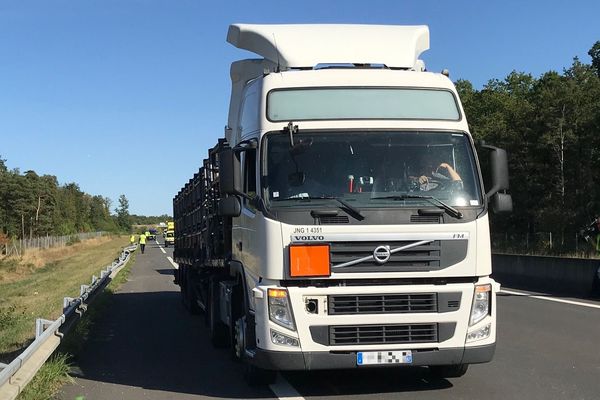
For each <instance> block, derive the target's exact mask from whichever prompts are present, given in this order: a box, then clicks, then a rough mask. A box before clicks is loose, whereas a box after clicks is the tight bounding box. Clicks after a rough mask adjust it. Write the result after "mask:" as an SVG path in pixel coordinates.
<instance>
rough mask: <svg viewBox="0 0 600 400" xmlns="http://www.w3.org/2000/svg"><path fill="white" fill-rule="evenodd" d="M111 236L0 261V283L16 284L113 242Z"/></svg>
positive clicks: (31, 252)
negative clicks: (71, 258) (74, 256)
mask: <svg viewBox="0 0 600 400" xmlns="http://www.w3.org/2000/svg"><path fill="white" fill-rule="evenodd" d="M111 240H112V238H111V237H109V236H101V237H97V238H93V239H88V240H85V241H83V242H79V243H75V244H73V245H70V246H64V247H52V248H49V249H29V250H27V251H26V252H25V254H24V255H23V257H7V258H3V259H1V260H0V283H6V282H14V281H16V280H19V279H22V278H24V277H26V276H27V275H29V274H31V273H33V272H35V271H36V270H37V269H40V268H42V267H44V266H46V265H48V264H52V263H55V262H57V261H60V260H64V259H66V258H69V257H71V256H73V255H75V254H77V253H81V252H82V251H86V250H87V249H91V248H94V247H97V246H99V245H101V244H103V243H107V242H109V241H111Z"/></svg>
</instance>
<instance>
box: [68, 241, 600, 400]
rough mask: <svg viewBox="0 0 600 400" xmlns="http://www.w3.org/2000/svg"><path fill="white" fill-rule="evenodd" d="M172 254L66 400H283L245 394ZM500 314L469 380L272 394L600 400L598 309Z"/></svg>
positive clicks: (95, 351) (283, 383)
mask: <svg viewBox="0 0 600 400" xmlns="http://www.w3.org/2000/svg"><path fill="white" fill-rule="evenodd" d="M163 251H164V253H163ZM171 255H172V250H171V249H166V250H164V249H163V250H161V249H160V248H159V247H158V246H156V245H155V244H153V245H150V246H149V248H147V252H146V254H144V255H143V256H142V255H139V254H138V256H137V260H136V264H135V265H134V267H133V270H132V274H131V277H130V281H129V282H127V283H126V284H125V285H124V286H123V287H122V289H121V291H120V292H119V293H118V294H117V295H115V306H114V307H113V309H114V314H112V315H110V316H107V318H105V319H104V321H102V323H101V324H100V326H99V327H98V329H96V330H94V332H93V335H92V338H91V340H90V342H89V343H88V344H87V346H86V349H85V351H84V352H83V354H82V355H81V357H80V359H79V360H78V367H79V369H80V373H79V374H78V375H79V376H78V377H77V379H76V383H75V384H74V385H70V386H67V387H65V389H64V391H63V395H62V397H61V399H64V400H67V399H69V400H71V399H74V398H75V397H76V396H77V395H84V396H85V398H86V399H120V398H123V399H125V398H126V399H142V398H143V399H177V398H240V399H241V398H276V396H274V394H273V393H272V392H271V391H269V390H268V389H267V388H261V389H257V388H249V387H247V386H246V385H245V384H244V383H243V381H242V379H241V376H242V375H241V374H242V373H241V368H240V365H239V364H237V363H235V362H233V361H231V360H230V357H229V354H228V353H227V351H225V350H215V349H213V348H212V347H211V346H210V343H209V341H208V339H207V331H206V328H205V325H204V323H203V321H202V319H201V318H200V317H194V316H190V315H189V314H187V313H185V311H184V310H183V308H182V307H181V305H180V303H179V294H178V287H177V286H175V285H174V284H173V283H172V276H171V273H172V269H173V266H172V265H171V263H170V262H169V261H168V260H167V257H168V256H171ZM573 300H576V299H573ZM595 304H597V305H598V304H600V303H597V302H596V303H595ZM498 310H499V315H498V321H499V324H498V325H499V327H498V346H497V350H496V355H495V358H494V360H493V361H492V362H491V363H489V364H482V365H473V366H471V368H470V369H469V371H468V372H467V374H466V375H465V376H464V377H462V378H456V379H433V378H432V377H431V376H430V375H429V374H428V372H427V369H426V368H406V369H377V370H360V371H359V370H351V371H333V372H331V371H327V372H324V371H316V372H309V373H306V372H301V373H300V372H294V373H291V372H288V373H284V374H282V375H281V377H280V380H279V382H278V383H277V384H276V385H272V386H271V389H272V390H273V391H274V392H275V393H276V394H277V395H279V396H280V397H281V398H288V399H289V400H291V399H292V398H296V399H298V400H301V399H302V398H305V399H333V398H344V399H361V400H364V399H409V398H410V399H433V398H435V399H475V398H485V399H599V398H600V343H599V342H600V309H598V308H588V307H583V306H581V305H577V304H565V303H556V302H550V301H546V300H543V299H538V298H535V297H530V296H517V295H514V294H501V295H500V296H499V297H498ZM283 392H285V393H286V394H287V395H289V396H294V397H285V396H282V395H281V393H283Z"/></svg>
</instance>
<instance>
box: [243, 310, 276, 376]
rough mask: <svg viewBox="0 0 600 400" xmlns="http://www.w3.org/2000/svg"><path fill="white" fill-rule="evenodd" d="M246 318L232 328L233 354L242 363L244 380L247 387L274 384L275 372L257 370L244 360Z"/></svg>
mask: <svg viewBox="0 0 600 400" xmlns="http://www.w3.org/2000/svg"><path fill="white" fill-rule="evenodd" d="M246 329H247V323H246V317H241V318H238V319H237V320H236V321H235V325H234V328H233V353H234V356H235V358H236V359H238V360H240V361H242V362H243V363H244V380H245V381H246V383H247V384H248V385H249V386H257V385H269V384H271V383H273V382H275V379H276V378H277V371H273V370H270V369H264V368H259V367H257V366H255V365H252V364H250V362H249V361H248V359H247V358H246V348H247V347H246V338H247V337H248V336H247V335H246Z"/></svg>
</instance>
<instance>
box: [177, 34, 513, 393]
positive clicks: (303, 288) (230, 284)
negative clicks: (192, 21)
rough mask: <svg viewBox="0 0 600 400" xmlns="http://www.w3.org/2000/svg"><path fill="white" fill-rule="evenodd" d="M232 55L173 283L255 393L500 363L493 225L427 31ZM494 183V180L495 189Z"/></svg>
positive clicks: (286, 41) (499, 190)
mask: <svg viewBox="0 0 600 400" xmlns="http://www.w3.org/2000/svg"><path fill="white" fill-rule="evenodd" d="M227 41H228V42H229V43H231V44H233V45H234V46H236V47H237V48H240V49H245V50H248V51H251V52H253V53H256V54H258V55H259V56H261V58H259V59H250V60H242V61H237V62H234V63H233V64H232V65H231V71H230V72H231V81H232V91H231V102H230V108H229V118H228V124H227V126H226V128H225V137H224V138H223V139H220V140H219V141H218V143H217V144H216V145H215V146H214V147H213V148H212V149H210V150H209V154H208V158H207V159H206V160H204V163H203V165H202V166H201V168H200V169H199V171H198V172H197V173H196V174H195V175H194V176H193V178H192V179H190V180H189V182H188V183H187V184H186V185H185V186H184V187H183V188H182V189H181V190H180V192H179V193H178V194H177V195H176V196H175V198H174V200H173V207H174V216H175V222H176V224H175V226H176V232H175V233H176V235H175V237H176V239H175V248H174V257H175V261H176V262H178V263H179V265H180V268H179V269H178V270H177V271H176V276H175V281H176V283H178V284H179V285H180V286H181V292H182V301H183V303H184V305H185V306H186V307H187V308H188V309H189V310H190V311H192V312H201V311H203V312H204V313H205V316H206V319H207V322H208V325H209V327H210V329H209V331H210V336H211V340H212V342H213V343H214V344H215V345H217V346H230V347H231V349H232V352H233V354H234V356H235V357H236V358H239V359H241V360H242V361H243V362H244V363H245V366H246V367H245V371H246V377H247V379H248V381H249V382H251V383H260V382H270V381H272V380H273V379H274V377H275V373H276V371H279V370H314V369H345V368H368V367H373V366H377V367H381V366H387V367H406V366H429V367H430V369H431V370H432V372H435V373H436V374H439V375H441V376H445V377H452V376H454V377H456V376H461V375H463V374H464V373H465V372H466V370H467V367H468V365H469V364H473V363H483V362H488V361H490V360H491V359H492V356H493V354H494V350H495V343H496V297H495V295H496V292H497V291H498V290H499V284H497V283H496V282H494V280H492V279H491V278H490V274H491V272H492V266H491V251H490V232H489V222H488V212H489V211H490V209H492V210H494V211H496V212H504V211H510V210H511V209H512V201H511V198H510V195H509V194H507V193H506V190H507V189H508V167H507V159H506V153H505V152H504V151H503V150H502V149H499V148H496V147H493V146H484V147H485V148H486V151H489V155H490V157H489V160H490V162H489V164H490V165H489V171H490V176H491V178H490V179H491V184H490V185H489V186H490V187H489V190H488V191H487V193H486V192H485V191H484V184H483V179H482V174H481V170H480V166H479V161H478V158H477V154H476V151H475V146H474V142H473V139H472V137H471V135H470V133H469V128H468V125H467V120H466V117H465V114H464V111H463V108H462V106H461V103H460V101H459V98H458V94H457V92H456V89H455V87H454V85H453V84H452V82H451V81H450V79H448V77H447V76H446V75H447V74H441V73H432V72H426V70H425V65H424V63H423V61H421V60H420V59H419V56H420V54H421V53H422V52H423V51H425V50H427V49H428V48H429V30H428V28H427V27H426V26H377V25H245V24H235V25H231V26H230V27H229V32H228V36H227ZM486 183H487V182H486Z"/></svg>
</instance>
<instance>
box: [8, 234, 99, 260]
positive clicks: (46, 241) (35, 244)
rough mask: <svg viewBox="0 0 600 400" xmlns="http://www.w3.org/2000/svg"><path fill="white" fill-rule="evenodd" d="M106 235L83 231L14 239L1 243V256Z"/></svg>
mask: <svg viewBox="0 0 600 400" xmlns="http://www.w3.org/2000/svg"><path fill="white" fill-rule="evenodd" d="M103 235H106V232H83V233H76V234H73V235H65V236H41V237H35V238H29V239H27V238H25V239H12V240H8V241H7V242H6V243H0V256H17V257H20V256H22V255H23V254H24V253H25V252H26V251H27V250H29V249H49V248H51V247H65V246H68V245H71V244H73V243H77V242H80V241H82V240H87V239H93V238H97V237H101V236H103Z"/></svg>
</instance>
